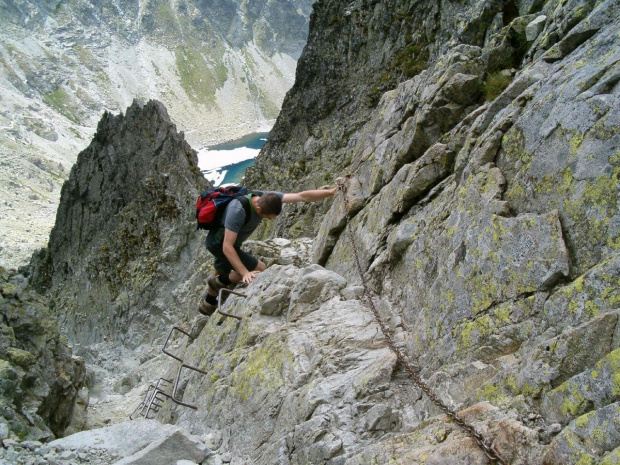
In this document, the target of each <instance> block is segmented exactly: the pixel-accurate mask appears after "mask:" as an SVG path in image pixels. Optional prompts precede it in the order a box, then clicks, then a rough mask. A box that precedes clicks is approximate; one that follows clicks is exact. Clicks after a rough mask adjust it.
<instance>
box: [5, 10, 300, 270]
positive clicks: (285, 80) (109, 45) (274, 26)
mask: <svg viewBox="0 0 620 465" xmlns="http://www.w3.org/2000/svg"><path fill="white" fill-rule="evenodd" d="M311 4H312V1H311V0H295V1H282V0H260V1H247V0H225V1H217V2H214V1H200V0H198V1H194V0H187V1H185V0H184V1H181V2H169V1H168V2H167V1H163V0H161V1H160V0H157V1H141V2H128V1H115V2H109V1H108V2H98V1H82V0H76V1H73V0H71V1H61V2H55V3H54V2H47V1H38V0H26V1H19V0H7V1H3V2H2V4H1V5H0V26H1V27H0V38H1V40H0V96H1V97H2V102H3V105H2V109H0V173H2V175H1V176H0V193H1V194H2V198H3V200H2V202H3V203H2V209H1V211H0V225H1V227H0V242H1V243H2V245H1V247H2V249H1V251H2V254H1V256H0V264H1V265H2V266H5V267H17V266H20V265H23V264H25V263H26V262H27V261H28V259H29V258H30V256H31V255H32V252H33V251H34V250H35V249H36V248H40V247H43V246H45V244H46V242H47V238H48V236H49V232H50V230H51V227H52V226H53V224H52V223H53V218H54V216H55V211H56V208H57V206H58V201H59V197H60V187H61V185H62V183H63V181H64V180H66V178H67V176H68V173H69V170H70V169H71V166H72V165H73V163H75V160H76V155H77V154H78V153H79V152H80V151H81V150H83V149H84V148H85V147H86V146H87V145H88V143H89V141H90V139H91V138H92V136H93V134H94V130H95V127H96V125H97V122H98V121H99V119H100V118H101V115H102V114H103V113H104V112H105V111H111V112H117V113H118V112H120V111H124V110H125V108H127V107H128V106H129V105H131V103H132V101H133V100H134V99H135V98H138V99H142V100H145V101H146V100H149V99H157V100H159V101H162V102H163V103H164V104H165V105H166V107H167V108H168V110H169V111H170V114H171V115H172V117H173V119H174V121H175V122H176V124H177V125H178V126H179V127H180V128H181V129H183V130H185V132H186V137H187V138H188V140H189V141H190V142H191V143H192V145H193V146H194V147H196V148H197V149H200V148H203V147H205V146H207V145H213V144H215V143H218V142H223V141H229V140H233V139H236V138H239V137H241V136H245V135H247V134H250V133H253V132H263V131H268V130H269V129H270V128H271V127H272V125H273V122H274V120H275V118H276V117H277V114H278V112H279V110H280V107H281V103H282V100H283V98H284V95H285V93H286V91H287V90H288V89H289V88H290V86H291V85H292V83H293V80H294V74H295V67H296V60H297V58H298V57H299V55H300V54H301V51H302V49H303V46H304V44H305V40H306V35H307V31H308V16H309V14H310V11H311Z"/></svg>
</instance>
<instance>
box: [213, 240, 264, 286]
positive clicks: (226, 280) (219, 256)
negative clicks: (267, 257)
mask: <svg viewBox="0 0 620 465" xmlns="http://www.w3.org/2000/svg"><path fill="white" fill-rule="evenodd" d="M235 250H236V251H237V255H239V259H240V260H241V262H242V263H243V265H244V266H245V267H246V268H247V269H248V270H250V271H265V270H266V269H267V265H265V263H263V262H262V261H261V260H259V259H257V258H256V257H254V256H253V255H251V254H249V253H247V252H245V251H244V250H241V249H240V248H236V249H235ZM209 251H210V252H211V254H212V255H213V256H214V257H215V270H216V271H215V273H216V275H215V276H211V277H210V278H209V291H208V292H209V295H211V296H217V294H218V292H219V290H220V289H221V288H222V287H227V286H230V285H231V284H237V283H238V282H240V281H241V279H242V276H241V275H240V274H239V273H237V272H236V271H235V270H233V268H232V265H231V264H230V262H229V261H228V258H226V256H225V255H224V252H223V251H222V250H221V248H219V249H217V250H209Z"/></svg>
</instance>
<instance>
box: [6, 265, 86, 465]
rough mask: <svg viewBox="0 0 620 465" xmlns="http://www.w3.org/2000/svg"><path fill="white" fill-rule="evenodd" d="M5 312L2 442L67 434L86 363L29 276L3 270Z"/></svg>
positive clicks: (42, 438) (83, 377) (83, 381)
mask: <svg viewBox="0 0 620 465" xmlns="http://www.w3.org/2000/svg"><path fill="white" fill-rule="evenodd" d="M0 313H1V314H2V321H1V322H0V440H4V439H7V437H9V435H10V436H12V437H16V438H19V439H21V440H45V439H52V438H54V437H56V436H61V435H63V434H64V432H65V430H66V429H67V427H68V426H69V424H70V423H71V420H72V417H73V410H74V404H75V401H76V398H77V396H78V393H79V391H80V389H81V388H82V386H84V384H85V375H86V369H85V366H84V361H83V360H81V359H79V358H77V357H74V356H73V355H72V352H71V349H70V348H69V347H68V345H67V340H66V338H65V337H64V336H61V334H60V332H59V330H58V325H57V323H56V320H55V317H54V315H53V314H52V313H51V312H50V311H49V308H48V304H47V302H46V300H45V299H43V298H42V297H41V296H40V295H38V294H37V293H35V292H34V291H33V290H32V289H31V288H30V287H29V286H28V279H27V277H26V276H24V275H22V274H18V273H15V272H12V273H10V272H7V271H6V270H4V269H0ZM0 450H2V449H0ZM0 459H2V456H1V455H0Z"/></svg>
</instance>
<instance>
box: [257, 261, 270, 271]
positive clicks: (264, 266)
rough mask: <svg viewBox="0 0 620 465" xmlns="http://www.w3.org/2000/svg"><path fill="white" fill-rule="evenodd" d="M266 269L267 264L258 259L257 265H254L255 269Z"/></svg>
mask: <svg viewBox="0 0 620 465" xmlns="http://www.w3.org/2000/svg"><path fill="white" fill-rule="evenodd" d="M266 269H267V265H265V264H264V263H263V262H262V261H261V260H259V261H258V265H256V268H255V269H254V270H255V271H265V270H266Z"/></svg>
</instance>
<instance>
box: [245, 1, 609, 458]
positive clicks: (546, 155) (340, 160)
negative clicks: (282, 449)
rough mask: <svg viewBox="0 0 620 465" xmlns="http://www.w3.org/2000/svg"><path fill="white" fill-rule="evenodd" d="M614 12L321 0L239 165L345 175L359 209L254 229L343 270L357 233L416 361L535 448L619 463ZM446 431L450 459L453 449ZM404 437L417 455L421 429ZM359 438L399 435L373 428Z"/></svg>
mask: <svg viewBox="0 0 620 465" xmlns="http://www.w3.org/2000/svg"><path fill="white" fill-rule="evenodd" d="M429 13H430V14H429ZM618 13H619V10H618V4H617V2H612V1H597V2H583V1H568V2H556V1H548V2H527V1H515V2H511V1H507V2H486V3H484V4H480V3H479V2H473V1H472V2H459V3H455V2H442V3H441V4H438V5H435V4H433V5H430V3H427V2H406V1H403V2H399V4H398V6H397V7H396V8H391V9H390V8H389V7H388V3H387V2H370V3H369V2H354V3H349V2H329V3H328V2H320V3H318V4H317V5H316V7H315V13H314V16H313V20H312V28H311V32H310V39H309V43H308V47H307V49H306V52H305V53H304V55H303V56H302V57H301V59H300V62H299V70H298V80H297V82H296V84H295V86H294V87H293V89H292V90H291V92H290V93H289V95H288V96H287V99H286V103H285V106H284V110H283V112H282V113H281V115H280V117H279V119H278V122H277V124H276V126H275V127H274V130H273V131H272V133H271V134H270V140H269V143H268V144H267V145H266V147H265V149H264V150H263V152H262V153H261V155H260V157H259V160H258V161H257V163H256V164H255V165H254V168H253V169H252V171H251V173H250V174H249V176H248V178H249V180H248V183H249V184H253V183H254V184H261V185H264V184H267V185H268V186H269V187H272V188H279V189H284V190H288V189H295V190H297V189H298V188H299V187H297V186H302V187H305V188H309V187H318V186H319V185H321V184H324V183H325V182H326V181H328V180H329V179H331V178H332V176H335V175H338V174H350V175H351V180H350V182H349V185H348V200H347V202H348V205H349V208H350V210H351V214H352V219H351V221H350V223H347V222H346V210H345V207H344V205H345V203H344V202H343V199H342V197H340V198H336V199H335V200H334V202H333V203H332V205H331V209H330V210H329V212H328V213H327V215H326V216H325V218H324V219H323V221H322V223H321V224H320V225H318V222H317V221H316V215H317V213H320V212H321V207H320V206H309V207H303V208H298V209H293V210H291V211H289V213H288V214H287V215H285V217H284V218H282V219H281V220H278V221H277V222H276V223H275V224H274V225H273V227H272V228H271V229H269V230H267V229H265V230H264V231H263V233H264V234H265V235H267V234H269V233H274V232H275V234H283V233H285V231H286V232H287V234H290V235H291V236H293V237H294V236H295V235H297V234H299V235H316V241H315V248H314V251H313V258H314V260H315V261H316V262H318V263H320V264H321V265H323V266H325V267H326V268H327V269H329V270H331V271H334V272H336V273H337V274H339V275H341V276H342V277H344V278H345V279H346V280H347V282H348V285H355V284H359V282H360V278H359V276H358V273H357V271H356V268H355V261H354V251H353V244H352V242H351V237H353V243H354V244H355V247H356V249H357V254H358V256H359V258H360V262H361V266H362V268H363V270H364V272H365V273H366V277H367V279H368V280H369V282H370V286H371V290H372V291H373V292H375V293H377V294H378V295H380V297H381V298H382V299H384V300H386V301H388V302H392V303H393V306H394V308H393V310H392V311H393V314H395V315H398V317H399V318H400V324H401V325H402V328H403V331H404V336H403V338H404V344H405V345H406V350H407V353H408V355H409V356H410V357H411V358H412V359H413V360H414V361H415V362H416V363H417V364H418V365H419V366H420V368H421V370H422V374H423V376H425V377H426V378H427V379H430V380H431V381H432V383H433V384H434V386H435V388H436V389H437V390H438V392H440V393H441V396H442V397H445V398H448V399H450V402H452V403H453V404H454V405H456V406H459V407H471V408H477V407H476V405H477V404H476V403H477V402H479V401H486V402H490V403H491V404H493V405H494V406H496V407H499V409H500V411H501V412H502V414H503V413H506V412H509V411H513V412H518V413H517V417H515V418H514V420H519V421H520V422H521V425H520V426H518V425H517V424H515V426H514V427H515V428H517V429H518V430H519V431H522V433H523V434H525V436H528V435H533V436H532V437H533V438H534V439H533V443H532V448H531V449H530V448H528V447H524V450H525V451H527V454H530V455H529V459H528V460H529V461H528V462H527V463H545V464H560V463H577V462H580V463H587V462H588V461H589V462H590V463H599V462H604V463H613V460H616V458H614V457H617V454H618V452H617V450H618V449H617V448H618V446H620V441H618V439H617V438H618V436H617V431H616V428H617V425H616V423H615V422H614V421H611V420H610V419H609V415H610V414H611V412H614V411H615V410H614V409H616V410H617V402H618V392H617V389H616V387H617V386H616V387H613V386H615V384H614V383H615V381H612V378H614V377H617V364H614V363H615V362H613V360H614V359H615V358H616V352H617V351H618V347H619V345H620V340H619V338H618V334H619V333H618V328H619V326H618V315H619V314H618V310H619V306H618V299H617V295H618V293H619V292H620V288H619V286H618V269H617V262H618V258H619V255H618V247H617V242H618V234H620V228H619V227H618V219H619V215H620V210H619V209H618V205H617V186H618V179H617V174H618V170H619V169H620V165H619V160H620V159H619V152H618V143H619V141H620V139H619V135H618V131H617V128H618V125H619V124H618V123H619V121H618V119H619V118H620V100H619V94H620V87H619V86H618V83H619V82H620V80H619V76H620V68H619V67H618V60H619V58H620V55H619V54H618V50H619V47H618V45H619V44H618V37H619V36H618V33H619V32H620V29H619V28H620V26H619V25H618V23H617V21H615V20H614V19H613V18H616V17H617V15H618ZM380 19H381V21H380ZM418 23H419V24H418ZM412 25H415V27H414V29H413V30H412V29H410V28H412V27H413V26H412ZM401 51H402V52H403V53H405V55H406V57H407V60H404V61H398V58H399V57H402V55H400V53H401ZM418 60H423V63H421V62H419V61H418ZM408 65H411V66H413V65H416V67H415V70H414V71H415V73H413V72H412V74H415V75H414V76H413V77H410V76H408V75H407V69H408V67H407V66H408ZM390 67H393V68H396V71H394V72H388V71H387V70H388V69H390ZM321 70H326V71H325V72H322V71H321ZM362 72H364V73H365V74H366V75H367V76H368V77H367V79H366V78H364V79H362V78H361V77H360V76H361V73H362ZM383 73H386V74H389V77H388V76H387V75H384V74H383ZM382 77H384V78H385V79H384V81H385V82H386V84H385V85H386V86H387V88H388V89H389V90H387V91H385V92H384V91H383V90H382V88H381V86H380V85H379V83H380V82H383V81H382V79H381V78H382ZM390 80H393V81H395V82H393V81H390ZM502 81H503V82H502ZM373 86H374V87H373ZM375 87H376V88H377V89H379V93H378V96H377V97H378V98H377V99H375V100H374V101H373V100H372V99H369V97H371V96H372V91H373V89H374V88H375ZM267 167H269V168H267ZM323 167H325V168H326V169H323ZM351 235H352V236H351ZM599 376H600V377H601V379H600V382H599V378H598V377H599ZM614 379H615V378H614ZM616 384H617V383H616ZM594 385H596V386H597V387H596V388H595V387H594ZM396 404H397V403H396ZM428 406H429V401H428V400H427V399H425V398H424V397H422V399H420V400H419V401H417V403H414V404H413V407H410V408H411V409H413V411H415V412H418V413H419V412H423V411H428V410H427V409H428ZM390 407H391V409H392V411H397V410H399V407H397V406H395V405H393V404H392V405H391V406H390ZM422 416H423V417H424V416H425V415H422ZM330 418H337V416H336V414H334V416H331V417H330ZM497 418H499V417H497ZM497 418H496V419H497ZM492 423H493V422H491V423H490V424H492ZM422 425H423V423H420V424H418V425H417V426H410V427H412V428H416V427H422ZM522 428H526V430H523V429H522ZM597 428H598V430H597ZM508 429H509V430H510V428H508ZM595 430H596V431H599V432H600V434H599V435H597V434H595V433H593V432H594V431H595ZM347 431H349V430H348V429H347ZM392 431H400V430H398V429H397V428H396V429H395V430H392ZM560 431H561V432H560ZM558 432H560V433H559V434H558V435H557V436H555V434H557V433H558ZM332 434H333V432H332ZM495 434H497V435H499V436H498V441H500V439H499V438H500V437H502V435H503V434H508V433H506V432H504V433H501V432H500V431H499V430H496V431H495ZM519 434H521V433H519ZM525 436H524V437H525ZM338 437H339V438H340V439H342V438H343V435H338ZM611 438H614V439H611ZM343 441H344V440H343ZM452 444H453V443H452V442H449V443H448V446H447V447H449V448H453V449H447V450H451V452H449V454H454V456H453V460H454V461H450V460H447V461H446V462H445V463H460V462H459V460H465V459H462V458H461V459H458V458H457V457H459V452H457V449H456V448H454V447H456V446H453V445H452ZM410 447H411V449H410V451H411V450H415V451H412V452H409V453H408V454H409V455H407V457H408V458H409V460H414V458H416V459H417V460H419V461H421V462H423V459H422V457H423V456H424V454H425V452H423V450H424V447H426V445H424V444H422V443H416V444H413V443H412V445H411V446H410ZM500 448H504V446H501V447H500ZM296 450H299V448H296ZM349 450H350V449H348V448H347V447H344V451H343V452H342V454H343V455H344V456H347V454H348V453H349ZM504 452H505V454H507V456H508V457H509V458H510V457H511V455H510V454H511V452H510V451H509V450H508V449H505V448H504ZM445 453H446V454H448V452H445ZM365 454H366V455H364V456H363V457H364V459H363V460H361V459H358V460H360V461H359V463H371V462H372V461H373V460H376V461H378V462H379V463H387V462H388V461H389V460H394V461H396V462H398V460H404V459H402V457H403V456H404V455H406V454H405V452H404V451H400V452H396V451H395V446H394V445H393V444H390V443H389V442H382V441H379V445H377V446H374V447H373V448H372V451H371V452H369V451H367V452H365ZM336 455H338V454H336ZM360 457H361V456H360ZM515 457H516V456H515ZM332 460H334V461H333V462H328V463H337V460H336V458H335V457H332ZM364 460H365V462H364ZM511 460H517V459H516V458H514V459H512V458H511ZM300 463H301V462H300ZM347 463H349V462H348V459H347ZM351 463H357V462H351ZM398 463H400V462H398ZM403 463H410V462H406V461H404V462H403ZM438 463H444V462H438ZM463 463H466V461H463ZM513 463H518V462H513ZM524 463H526V462H524Z"/></svg>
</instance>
